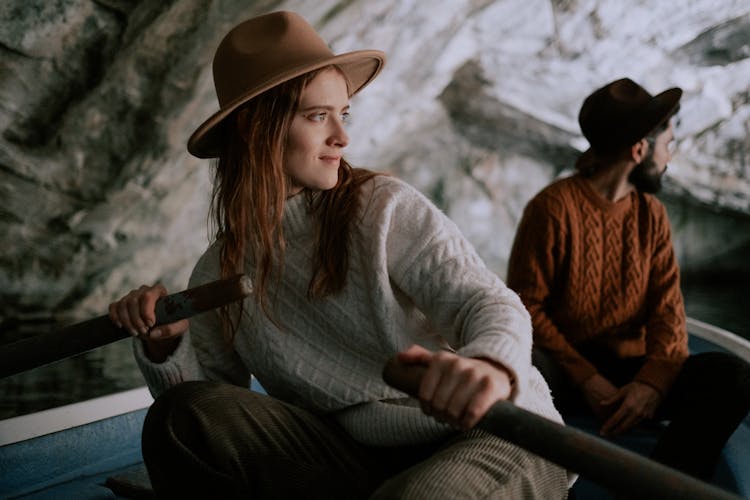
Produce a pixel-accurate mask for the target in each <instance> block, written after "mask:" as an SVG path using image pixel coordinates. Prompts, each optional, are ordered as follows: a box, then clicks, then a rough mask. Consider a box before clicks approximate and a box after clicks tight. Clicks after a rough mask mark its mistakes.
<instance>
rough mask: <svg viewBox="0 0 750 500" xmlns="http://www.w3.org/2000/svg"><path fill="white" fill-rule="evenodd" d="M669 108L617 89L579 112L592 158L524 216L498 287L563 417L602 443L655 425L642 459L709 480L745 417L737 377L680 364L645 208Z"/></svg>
mask: <svg viewBox="0 0 750 500" xmlns="http://www.w3.org/2000/svg"><path fill="white" fill-rule="evenodd" d="M681 95H682V91H681V90H680V89H679V88H672V89H669V90H666V91H664V92H662V93H661V94H659V95H656V96H652V95H651V94H649V93H648V92H647V91H646V90H645V89H643V88H642V87H641V86H640V85H638V84H637V83H635V82H634V81H632V80H630V79H627V78H624V79H620V80H617V81H614V82H612V83H610V84H608V85H606V86H604V87H602V88H600V89H598V90H596V91H595V92H594V93H593V94H591V95H590V96H589V97H587V98H586V100H585V101H584V103H583V106H582V107H581V111H580V114H579V117H578V118H579V124H580V126H581V130H582V132H583V135H584V136H585V137H586V139H587V140H588V141H589V144H590V146H591V147H590V149H589V150H588V151H586V152H585V153H583V154H582V155H581V157H580V158H579V160H578V162H577V165H576V167H577V169H578V173H577V174H575V175H573V176H571V177H568V178H565V179H562V180H558V181H556V182H554V183H552V184H551V185H550V186H548V187H547V188H545V189H544V190H542V191H541V192H540V193H539V194H538V195H536V196H535V197H534V199H532V200H531V202H529V204H528V206H527V207H526V209H525V211H524V215H523V218H522V220H521V222H520V225H519V227H518V232H517V234H516V238H515V241H514V243H513V249H512V252H511V257H510V261H509V264H508V279H507V282H508V285H509V286H510V287H511V288H513V289H514V290H515V291H516V292H518V294H519V295H520V296H521V299H522V300H523V302H524V304H525V305H526V307H527V308H528V309H529V312H530V313H531V317H532V321H533V326H534V342H535V350H534V363H535V364H536V365H537V366H538V367H539V369H540V371H542V373H543V375H544V376H545V378H546V379H547V380H548V382H549V383H550V386H551V388H552V392H553V395H554V396H555V400H556V404H557V405H558V407H559V408H560V409H561V410H562V412H563V414H565V413H570V412H572V411H576V410H577V411H580V409H584V410H585V409H587V408H588V409H590V411H591V412H593V414H594V415H595V416H596V417H597V418H598V419H599V420H600V421H601V422H602V425H601V434H602V435H604V436H614V435H617V434H621V433H623V432H625V431H627V430H629V429H631V428H632V427H634V426H635V425H637V424H639V423H640V422H641V421H643V420H646V419H651V418H652V417H656V418H658V419H659V420H662V419H668V420H670V424H669V425H668V426H667V428H666V429H665V430H664V432H663V433H662V434H661V436H660V439H659V441H658V444H657V446H656V448H655V450H654V451H653V453H652V457H653V458H655V459H656V460H659V461H661V462H663V463H665V464H667V465H671V466H673V467H676V468H678V469H681V470H683V471H684V472H687V473H690V474H693V475H694V476H697V477H700V478H702V479H710V477H711V475H712V473H713V469H714V466H715V464H716V462H717V460H718V457H719V454H720V452H721V449H722V448H723V446H724V444H725V442H726V440H727V439H728V438H729V436H730V435H731V434H732V432H733V431H734V429H735V428H736V426H737V425H738V424H739V422H740V421H741V420H742V419H743V418H744V417H745V415H746V414H747V412H748V409H749V408H750V367H749V366H748V365H747V364H746V363H744V362H743V361H742V360H740V359H739V358H737V357H735V356H732V355H727V354H723V353H706V354H700V355H695V356H690V355H689V353H688V346H687V332H686V327H685V310H684V305H683V300H682V294H681V292H680V275H679V268H678V265H677V261H676V259H675V255H674V250H673V247H672V241H671V235H670V228H669V221H668V219H667V213H666V210H665V208H664V206H663V205H662V204H661V203H660V202H659V201H658V200H657V198H656V197H655V196H653V194H652V193H656V192H657V191H658V190H659V188H660V187H661V178H662V175H663V174H664V171H665V170H666V168H667V162H668V161H669V160H670V159H671V146H672V144H673V141H674V137H673V130H672V124H671V117H672V116H673V115H674V114H675V113H676V112H677V109H678V107H679V100H680V97H681Z"/></svg>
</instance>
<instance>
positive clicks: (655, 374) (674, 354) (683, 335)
mask: <svg viewBox="0 0 750 500" xmlns="http://www.w3.org/2000/svg"><path fill="white" fill-rule="evenodd" d="M653 213H654V231H653V237H654V239H653V242H652V248H653V249H654V251H653V257H652V265H651V270H650V273H649V282H648V292H647V295H646V303H647V304H648V307H649V310H648V319H647V322H646V358H647V361H646V363H645V364H644V365H643V367H642V368H641V370H640V371H639V372H638V373H637V374H636V376H635V377H634V380H635V381H637V382H641V383H644V384H647V385H650V386H651V387H653V388H654V389H656V390H657V391H659V393H660V394H661V395H662V396H663V395H664V394H666V392H667V391H668V390H669V388H670V387H671V386H672V383H673V382H674V379H675V378H676V377H677V374H678V373H679V371H680V369H681V367H682V364H683V362H684V361H685V359H687V357H688V345H687V327H686V325H685V305H684V303H683V299H682V292H681V291H680V270H679V266H678V264H677V259H676V257H675V254H674V247H673V246H672V237H671V232H670V228H669V220H668V219H667V213H666V209H665V208H664V206H663V205H661V204H658V205H655V206H654V207H653Z"/></svg>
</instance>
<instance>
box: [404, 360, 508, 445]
mask: <svg viewBox="0 0 750 500" xmlns="http://www.w3.org/2000/svg"><path fill="white" fill-rule="evenodd" d="M398 359H399V361H401V362H403V363H407V364H418V365H423V366H424V367H426V368H427V370H426V371H425V374H424V376H423V377H422V382H421V384H420V386H419V400H420V402H421V405H422V410H423V411H424V412H425V413H426V414H427V415H431V416H433V417H434V418H435V419H437V420H438V421H440V422H445V423H447V424H450V425H452V426H453V427H456V428H458V429H461V430H464V431H465V430H469V429H471V428H472V427H474V426H475V425H476V424H477V423H478V422H479V421H480V420H481V419H482V417H483V416H484V414H485V413H487V411H488V410H489V409H490V407H491V406H492V405H493V404H495V403H496V402H497V401H499V400H502V399H508V398H509V397H510V394H511V390H512V379H511V374H510V372H509V371H508V370H507V369H506V368H504V367H503V366H502V365H500V364H498V363H495V362H493V361H490V360H486V359H480V358H467V357H464V356H459V355H458V354H454V353H451V352H446V351H439V352H434V353H433V352H431V351H428V350H427V349H425V348H423V347H421V346H418V345H413V346H411V347H410V348H409V349H407V350H406V351H403V352H401V353H399V354H398Z"/></svg>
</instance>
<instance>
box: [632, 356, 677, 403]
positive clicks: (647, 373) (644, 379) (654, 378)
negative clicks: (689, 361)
mask: <svg viewBox="0 0 750 500" xmlns="http://www.w3.org/2000/svg"><path fill="white" fill-rule="evenodd" d="M684 362H685V360H684V359H680V360H672V359H670V360H666V359H649V360H648V361H646V363H645V364H644V365H643V366H642V367H641V369H640V370H639V371H638V373H636V375H635V377H633V380H634V381H635V382H641V383H643V384H646V385H650V386H651V387H653V388H654V389H656V390H657V391H659V393H660V394H661V395H662V396H664V395H666V394H667V392H668V391H669V389H670V388H671V387H672V384H673V383H674V381H675V379H676V378H677V375H679V374H680V370H682V364H683V363H684Z"/></svg>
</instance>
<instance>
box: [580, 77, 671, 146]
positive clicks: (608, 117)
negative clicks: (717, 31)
mask: <svg viewBox="0 0 750 500" xmlns="http://www.w3.org/2000/svg"><path fill="white" fill-rule="evenodd" d="M681 95H682V90H680V89H679V88H672V89H669V90H666V91H664V92H662V93H661V94H659V95H657V96H656V97H654V96H652V95H651V94H650V93H648V92H647V91H646V89H644V88H643V87H641V86H640V85H639V84H637V83H636V82H634V81H633V80H631V79H630V78H621V79H619V80H615V81H614V82H612V83H609V84H607V85H605V86H604V87H602V88H600V89H597V90H596V91H594V92H593V93H592V94H591V95H590V96H588V97H587V98H586V99H585V100H584V102H583V106H581V111H580V113H579V114H578V123H579V124H580V126H581V132H583V135H584V137H586V139H587V140H588V141H589V144H590V145H591V148H592V149H593V150H594V151H595V152H597V153H605V154H606V153H613V152H617V150H618V149H621V148H625V147H628V146H631V145H633V144H635V143H636V142H638V141H639V140H641V139H642V138H644V137H645V136H646V135H647V134H648V133H649V132H651V131H652V130H653V129H655V128H656V127H657V126H658V125H660V124H661V123H663V122H664V121H665V120H667V119H668V118H669V117H670V116H671V114H672V113H673V112H674V111H675V109H676V108H677V104H678V102H679V99H680V96H681Z"/></svg>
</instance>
